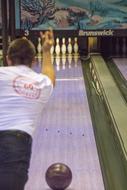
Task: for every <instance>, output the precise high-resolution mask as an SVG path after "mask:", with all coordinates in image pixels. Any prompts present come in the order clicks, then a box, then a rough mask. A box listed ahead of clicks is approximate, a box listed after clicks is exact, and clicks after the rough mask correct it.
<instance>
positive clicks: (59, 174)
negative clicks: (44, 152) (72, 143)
mask: <svg viewBox="0 0 127 190" xmlns="http://www.w3.org/2000/svg"><path fill="white" fill-rule="evenodd" d="M45 179H46V182H47V184H48V185H49V187H50V188H51V189H53V190H64V189H66V188H67V187H68V186H69V185H70V183H71V181H72V172H71V170H70V168H69V167H68V166H67V165H65V164H63V163H55V164H52V165H51V166H49V168H48V169H47V171H46V174H45Z"/></svg>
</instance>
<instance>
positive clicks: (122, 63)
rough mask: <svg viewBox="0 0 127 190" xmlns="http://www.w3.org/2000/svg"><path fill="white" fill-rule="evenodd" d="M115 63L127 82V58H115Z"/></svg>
mask: <svg viewBox="0 0 127 190" xmlns="http://www.w3.org/2000/svg"><path fill="white" fill-rule="evenodd" d="M113 61H114V63H115V64H116V66H117V68H118V69H119V70H120V72H121V73H122V75H123V77H124V78H125V79H126V80H127V58H113Z"/></svg>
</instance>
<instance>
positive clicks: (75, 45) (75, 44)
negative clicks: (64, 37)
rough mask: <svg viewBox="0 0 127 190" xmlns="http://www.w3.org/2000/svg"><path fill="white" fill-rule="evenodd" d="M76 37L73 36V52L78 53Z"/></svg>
mask: <svg viewBox="0 0 127 190" xmlns="http://www.w3.org/2000/svg"><path fill="white" fill-rule="evenodd" d="M78 49H79V48H78V38H77V37H75V38H74V53H75V54H78Z"/></svg>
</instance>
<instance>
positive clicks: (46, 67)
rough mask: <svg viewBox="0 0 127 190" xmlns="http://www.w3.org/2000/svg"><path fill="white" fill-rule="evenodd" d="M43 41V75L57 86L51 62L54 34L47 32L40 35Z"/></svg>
mask: <svg viewBox="0 0 127 190" xmlns="http://www.w3.org/2000/svg"><path fill="white" fill-rule="evenodd" d="M40 35H41V38H42V41H43V48H42V49H43V66H42V71H41V72H42V74H45V75H47V76H48V77H49V78H50V79H51V81H52V83H53V86H55V70H54V67H53V64H52V61H51V53H50V49H51V46H52V45H53V44H54V38H53V32H52V31H47V32H45V33H44V34H43V33H40Z"/></svg>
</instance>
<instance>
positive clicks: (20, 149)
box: [0, 130, 32, 190]
mask: <svg viewBox="0 0 127 190" xmlns="http://www.w3.org/2000/svg"><path fill="white" fill-rule="evenodd" d="M31 145H32V138H31V137H30V135H28V134H27V133H25V132H21V131H18V130H14V131H11V130H10V131H9V130H8V131H0V190H24V186H25V184H26V182H27V180H28V169H29V164H30V156H31Z"/></svg>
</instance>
